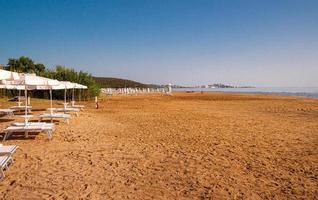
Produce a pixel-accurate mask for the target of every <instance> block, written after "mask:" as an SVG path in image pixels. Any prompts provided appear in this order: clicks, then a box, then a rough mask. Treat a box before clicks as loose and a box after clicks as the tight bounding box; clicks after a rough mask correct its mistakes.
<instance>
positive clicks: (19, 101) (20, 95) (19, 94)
mask: <svg viewBox="0 0 318 200" xmlns="http://www.w3.org/2000/svg"><path fill="white" fill-rule="evenodd" d="M20 96H21V90H19V96H18V101H19V104H18V105H20Z"/></svg>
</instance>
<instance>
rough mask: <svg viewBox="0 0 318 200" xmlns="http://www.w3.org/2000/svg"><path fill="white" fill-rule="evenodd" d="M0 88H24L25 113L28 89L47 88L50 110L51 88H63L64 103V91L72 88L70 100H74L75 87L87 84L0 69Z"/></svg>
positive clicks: (85, 87)
mask: <svg viewBox="0 0 318 200" xmlns="http://www.w3.org/2000/svg"><path fill="white" fill-rule="evenodd" d="M0 88H2V89H10V90H19V91H22V90H24V96H25V115H27V109H28V108H27V98H28V96H27V95H28V92H27V91H28V90H49V91H50V106H51V110H52V107H53V105H52V90H63V89H64V103H66V91H67V90H68V89H72V90H73V92H72V101H73V102H74V90H75V89H87V86H85V85H81V84H78V83H72V82H69V81H58V80H54V79H49V78H45V77H41V76H36V75H35V74H26V73H17V72H11V71H7V70H3V69H0Z"/></svg>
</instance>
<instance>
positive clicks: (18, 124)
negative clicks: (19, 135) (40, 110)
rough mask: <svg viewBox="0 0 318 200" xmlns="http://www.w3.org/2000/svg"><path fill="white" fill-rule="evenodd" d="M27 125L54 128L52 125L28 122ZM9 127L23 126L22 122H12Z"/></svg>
mask: <svg viewBox="0 0 318 200" xmlns="http://www.w3.org/2000/svg"><path fill="white" fill-rule="evenodd" d="M27 125H31V126H37V125H39V126H42V125H43V126H54V123H47V122H28V123H27ZM11 126H25V123H24V122H14V123H12V124H11Z"/></svg>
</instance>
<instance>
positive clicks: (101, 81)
mask: <svg viewBox="0 0 318 200" xmlns="http://www.w3.org/2000/svg"><path fill="white" fill-rule="evenodd" d="M94 79H95V81H96V83H97V84H98V85H99V86H100V87H101V88H125V87H127V88H128V87H132V88H147V87H154V86H155V85H150V84H144V83H139V82H136V81H132V80H127V79H121V78H111V77H94Z"/></svg>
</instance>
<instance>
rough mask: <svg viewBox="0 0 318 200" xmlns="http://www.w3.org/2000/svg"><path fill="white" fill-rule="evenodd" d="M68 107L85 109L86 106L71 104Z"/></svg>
mask: <svg viewBox="0 0 318 200" xmlns="http://www.w3.org/2000/svg"><path fill="white" fill-rule="evenodd" d="M67 108H76V109H80V110H82V111H83V110H84V108H85V106H84V105H69V106H67Z"/></svg>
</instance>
